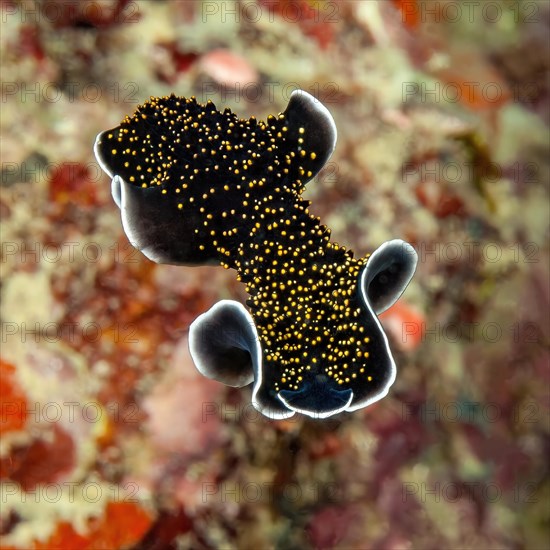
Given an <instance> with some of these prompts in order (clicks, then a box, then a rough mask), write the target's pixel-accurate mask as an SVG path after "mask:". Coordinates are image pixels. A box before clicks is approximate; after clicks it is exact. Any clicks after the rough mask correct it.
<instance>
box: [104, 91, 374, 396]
mask: <svg viewBox="0 0 550 550" xmlns="http://www.w3.org/2000/svg"><path fill="white" fill-rule="evenodd" d="M292 130H293V132H291V131H289V128H288V127H287V125H286V120H285V116H284V114H280V115H278V116H276V117H275V116H270V117H268V118H267V121H266V122H262V121H257V120H256V119H254V118H250V119H248V120H242V119H238V118H237V117H236V116H235V115H234V114H233V113H232V112H231V111H229V110H228V109H226V110H225V111H224V112H223V113H222V112H219V111H217V110H216V108H215V106H214V105H213V104H212V103H211V102H208V103H207V104H206V105H200V104H198V103H197V102H196V101H195V99H194V98H190V99H185V98H178V97H176V96H174V95H172V96H170V97H164V98H151V99H150V101H149V102H147V103H146V104H144V105H142V106H140V107H139V108H138V110H137V111H136V112H135V113H134V115H132V116H131V117H126V118H125V119H124V121H123V122H122V123H121V125H120V126H119V127H117V128H115V129H114V130H112V131H110V132H107V133H106V135H105V136H104V138H103V139H102V143H101V147H102V155H103V157H106V158H108V164H109V165H110V168H111V170H112V172H113V173H116V174H119V175H121V176H122V177H123V178H124V179H125V180H126V181H129V182H130V183H131V184H134V185H138V186H142V187H144V188H146V187H153V186H160V187H161V192H162V194H164V195H166V197H167V206H166V207H167V208H177V209H179V210H181V212H182V215H183V216H187V217H189V218H190V219H193V220H194V229H193V231H194V235H191V236H189V235H182V238H193V239H196V240H197V242H199V243H201V244H200V245H199V248H200V249H201V250H205V249H206V250H207V251H215V255H216V258H217V260H218V261H219V262H220V263H221V265H223V266H224V267H226V268H234V269H236V270H237V272H238V277H239V279H240V280H242V281H243V282H244V283H245V284H246V289H247V291H248V293H249V294H250V299H249V300H248V305H249V307H250V310H251V313H252V315H253V317H254V320H255V322H256V325H257V329H258V334H259V337H260V339H261V342H262V349H263V352H264V361H265V363H266V365H268V368H269V369H271V371H270V372H271V376H272V379H273V384H274V389H275V391H276V392H278V391H280V390H283V389H290V390H299V389H300V384H301V382H302V381H303V380H304V377H305V376H306V375H308V374H325V375H327V376H328V377H329V378H331V379H332V380H333V381H334V382H335V383H336V384H338V385H339V386H344V387H345V386H346V385H347V384H350V383H351V384H353V383H354V381H355V380H357V379H360V380H361V381H362V382H363V383H364V382H365V381H369V382H370V381H371V380H372V376H371V374H372V373H369V368H368V365H369V360H368V358H369V342H370V339H369V336H368V335H367V334H366V330H365V328H364V326H363V324H364V323H362V318H363V317H364V316H365V312H364V308H363V307H362V305H361V304H360V300H359V297H358V292H357V285H358V280H359V275H360V271H361V269H362V267H363V266H364V264H365V259H354V257H353V254H352V253H351V252H350V251H348V250H346V249H345V248H343V247H341V246H339V245H338V244H336V243H332V242H331V241H330V231H329V230H328V229H327V228H326V227H325V226H323V225H321V224H320V221H319V219H318V218H316V217H314V216H312V215H311V214H310V213H309V211H308V206H309V203H308V202H307V201H305V200H303V199H302V198H301V192H302V190H303V183H302V182H303V181H307V180H308V179H309V178H311V176H312V175H313V174H312V168H311V166H312V164H313V161H315V159H316V158H317V156H318V155H319V154H321V153H322V152H320V151H314V150H309V149H308V147H307V143H308V135H307V131H306V129H305V128H298V129H297V130H296V129H292ZM294 130H295V131H294ZM291 134H292V139H291V138H290V137H289V136H290V135H291Z"/></svg>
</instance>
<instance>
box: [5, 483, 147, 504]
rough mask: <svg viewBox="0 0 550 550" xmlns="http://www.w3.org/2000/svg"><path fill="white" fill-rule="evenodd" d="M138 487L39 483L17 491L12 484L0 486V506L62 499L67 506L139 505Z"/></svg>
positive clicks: (135, 484) (55, 501)
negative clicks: (106, 502) (79, 504)
mask: <svg viewBox="0 0 550 550" xmlns="http://www.w3.org/2000/svg"><path fill="white" fill-rule="evenodd" d="M139 491H140V488H139V485H138V484H137V483H134V482H127V483H123V484H122V485H110V484H109V485H108V484H105V483H98V482H96V481H85V482H80V481H63V482H60V483H41V484H39V485H36V486H35V487H32V488H27V489H25V491H22V490H21V486H20V485H19V484H18V483H15V482H14V481H9V480H4V481H2V482H1V483H0V503H2V504H4V505H6V504H9V503H10V502H13V500H14V499H15V500H17V501H19V502H21V503H22V504H29V503H36V504H56V503H58V502H60V501H61V500H63V501H64V502H68V503H69V504H74V503H78V502H89V503H96V502H99V501H100V500H103V499H106V500H109V501H110V502H134V503H137V502H139V500H138V498H137V497H138V494H139Z"/></svg>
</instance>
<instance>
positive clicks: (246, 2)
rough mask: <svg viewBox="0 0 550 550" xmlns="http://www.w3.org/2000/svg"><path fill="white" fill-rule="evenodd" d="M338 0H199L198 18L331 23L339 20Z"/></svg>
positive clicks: (226, 20)
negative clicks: (282, 0)
mask: <svg viewBox="0 0 550 550" xmlns="http://www.w3.org/2000/svg"><path fill="white" fill-rule="evenodd" d="M340 9H341V5H340V3H339V2H337V1H335V0H333V1H329V0H327V1H324V0H308V1H307V2H301V1H298V0H290V1H285V2H280V1H279V0H262V1H261V2H257V1H256V0H242V1H239V2H235V1H233V0H203V1H202V2H201V20H202V22H203V23H239V24H241V23H249V24H253V23H258V22H260V21H265V22H268V23H274V22H275V20H276V19H281V20H283V21H284V22H286V23H299V22H300V21H308V22H311V23H315V24H331V23H337V22H338V21H340V19H341V17H342V15H341V13H340Z"/></svg>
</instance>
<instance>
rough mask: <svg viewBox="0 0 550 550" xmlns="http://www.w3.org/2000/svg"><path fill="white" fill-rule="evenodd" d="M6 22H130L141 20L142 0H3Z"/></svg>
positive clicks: (2, 17) (37, 23) (3, 15)
mask: <svg viewBox="0 0 550 550" xmlns="http://www.w3.org/2000/svg"><path fill="white" fill-rule="evenodd" d="M0 14H1V21H2V23H3V24H5V23H8V22H10V20H13V19H16V20H17V22H19V23H23V24H27V25H31V24H34V25H40V24H44V23H48V24H51V25H54V26H55V25H59V24H61V23H63V22H66V21H95V22H97V23H98V24H100V23H102V22H103V23H109V24H110V25H113V24H119V25H120V24H130V23H137V22H138V21H139V19H140V2H139V1H138V0H130V1H129V2H104V1H102V0H86V1H84V2H83V1H81V0H63V1H62V2H43V1H31V2H1V3H0Z"/></svg>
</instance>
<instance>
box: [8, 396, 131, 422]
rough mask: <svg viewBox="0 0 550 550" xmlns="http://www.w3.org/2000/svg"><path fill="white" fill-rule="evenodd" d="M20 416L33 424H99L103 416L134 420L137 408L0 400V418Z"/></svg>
mask: <svg viewBox="0 0 550 550" xmlns="http://www.w3.org/2000/svg"><path fill="white" fill-rule="evenodd" d="M22 417H23V418H25V419H26V420H27V421H29V422H34V423H36V424H44V423H46V424H57V423H58V422H64V423H68V424H73V423H75V422H86V423H88V424H99V423H100V422H102V421H104V420H105V418H106V417H108V418H109V419H110V420H112V421H113V422H115V423H117V424H118V423H122V424H137V423H138V422H139V421H140V410H139V407H138V405H137V403H126V404H124V405H120V404H119V403H116V402H111V403H108V404H106V405H102V404H100V403H98V402H97V401H85V402H81V401H63V402H58V401H49V402H45V403H42V402H38V401H35V402H34V403H29V402H22V401H20V400H19V401H17V400H14V401H11V400H9V399H2V401H0V422H2V423H3V424H5V423H7V424H10V423H11V421H12V420H13V419H20V418H22Z"/></svg>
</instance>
